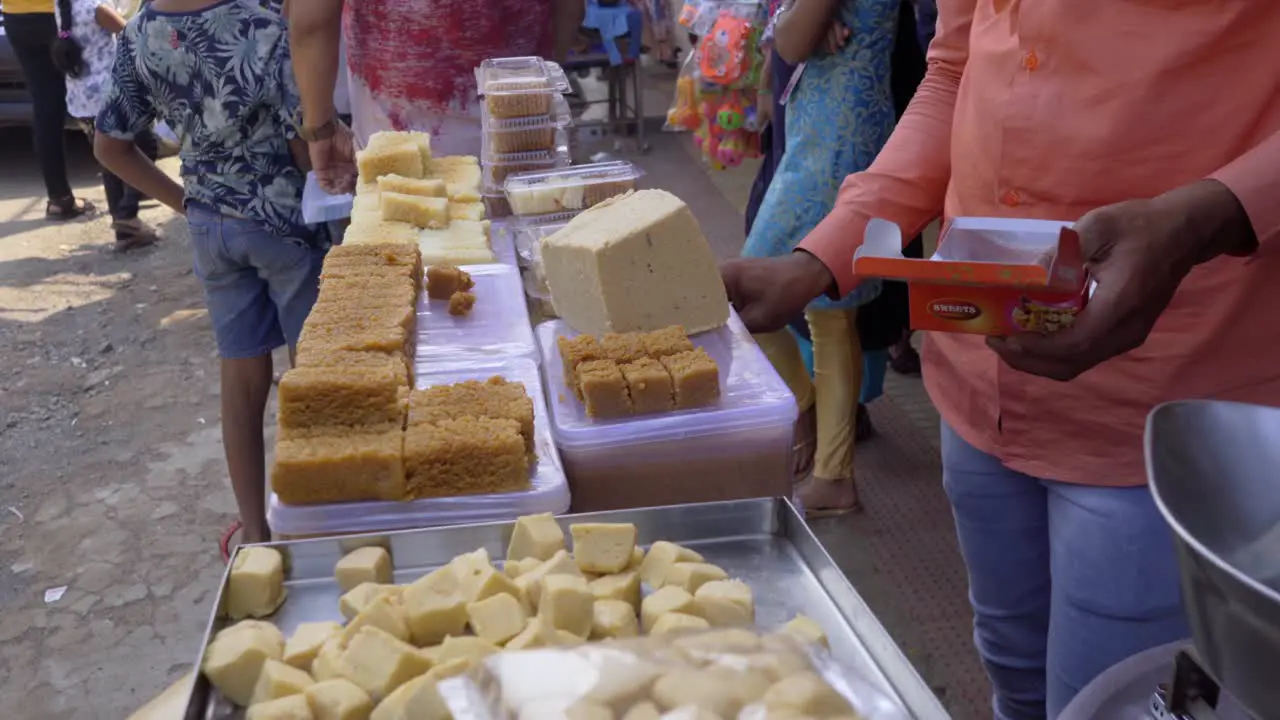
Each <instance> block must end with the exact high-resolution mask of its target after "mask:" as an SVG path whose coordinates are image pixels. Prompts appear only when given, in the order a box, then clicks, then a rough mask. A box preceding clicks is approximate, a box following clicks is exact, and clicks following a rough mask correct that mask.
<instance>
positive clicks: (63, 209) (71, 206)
mask: <svg viewBox="0 0 1280 720" xmlns="http://www.w3.org/2000/svg"><path fill="white" fill-rule="evenodd" d="M93 210H94V205H93V203H91V202H89V201H88V200H82V199H79V198H77V197H76V196H74V195H71V196H68V197H65V198H63V199H61V200H50V201H49V203H48V204H47V205H45V207H44V216H45V219H47V220H56V221H58V222H62V221H65V220H74V219H76V218H78V217H80V216H81V215H84V214H86V213H91V212H93Z"/></svg>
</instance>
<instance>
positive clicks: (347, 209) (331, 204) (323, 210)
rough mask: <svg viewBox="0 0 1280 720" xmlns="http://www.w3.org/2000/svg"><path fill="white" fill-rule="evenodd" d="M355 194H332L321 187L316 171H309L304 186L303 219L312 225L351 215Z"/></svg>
mask: <svg viewBox="0 0 1280 720" xmlns="http://www.w3.org/2000/svg"><path fill="white" fill-rule="evenodd" d="M354 202H355V196H354V195H351V194H349V193H348V194H346V195H330V194H329V193H327V192H325V191H324V190H322V189H321V188H320V183H319V182H318V181H317V180H316V174H315V173H314V172H309V173H307V183H306V185H303V187H302V220H303V222H306V223H308V224H310V225H315V224H317V223H322V222H331V221H333V220H341V219H343V218H348V217H351V206H352V204H353V203H354Z"/></svg>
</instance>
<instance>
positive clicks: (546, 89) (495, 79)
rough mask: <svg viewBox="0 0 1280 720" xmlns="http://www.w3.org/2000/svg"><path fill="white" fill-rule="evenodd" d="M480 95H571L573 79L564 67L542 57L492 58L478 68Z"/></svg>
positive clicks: (477, 81) (477, 86)
mask: <svg viewBox="0 0 1280 720" xmlns="http://www.w3.org/2000/svg"><path fill="white" fill-rule="evenodd" d="M476 88H477V92H478V93H479V94H480V95H483V96H486V97H487V96H489V95H512V94H521V93H561V94H563V93H567V92H569V78H568V77H566V76H565V74H564V70H563V69H561V67H560V65H558V64H557V63H554V62H552V61H550V60H544V59H543V58H540V57H509V58H489V59H488V60H485V61H483V62H481V63H480V67H478V68H476Z"/></svg>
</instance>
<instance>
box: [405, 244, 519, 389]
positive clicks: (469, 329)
mask: <svg viewBox="0 0 1280 720" xmlns="http://www.w3.org/2000/svg"><path fill="white" fill-rule="evenodd" d="M473 267H475V268H476V271H474V272H473V271H471V270H470V269H468V272H471V273H472V280H474V281H475V284H476V286H475V287H474V288H472V289H471V290H470V292H471V293H472V294H473V295H475V296H476V303H475V306H474V307H472V308H471V312H470V313H468V314H466V315H462V316H454V315H450V314H449V302H448V301H447V300H432V299H430V298H428V297H427V294H426V293H425V292H423V293H419V294H418V351H417V358H416V360H415V366H416V369H417V371H418V373H419V374H424V373H428V372H429V371H430V370H431V369H432V368H434V367H435V366H436V365H437V364H439V363H440V361H441V358H444V359H446V360H448V359H452V358H456V357H458V356H481V357H483V356H502V355H506V356H520V357H527V358H529V359H531V360H534V361H535V362H536V361H537V360H538V351H537V346H536V345H535V344H534V340H533V329H532V328H531V327H530V326H529V315H528V313H527V312H526V311H525V306H524V285H523V283H522V282H521V280H520V271H519V270H517V269H516V268H515V267H514V266H512V265H477V266H473Z"/></svg>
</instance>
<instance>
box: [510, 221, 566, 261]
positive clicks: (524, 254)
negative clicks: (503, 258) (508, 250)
mask: <svg viewBox="0 0 1280 720" xmlns="http://www.w3.org/2000/svg"><path fill="white" fill-rule="evenodd" d="M566 222H567V221H564V222H552V223H546V224H541V223H532V222H529V223H520V222H517V223H513V224H512V226H511V234H512V238H513V240H514V243H515V251H516V255H517V256H518V257H519V259H520V265H521V267H532V266H533V263H535V262H537V263H538V264H539V265H541V264H542V240H543V239H544V238H547V237H550V236H552V235H554V234H556V232H558V231H559V230H560V228H562V227H564V226H565V224H566Z"/></svg>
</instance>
